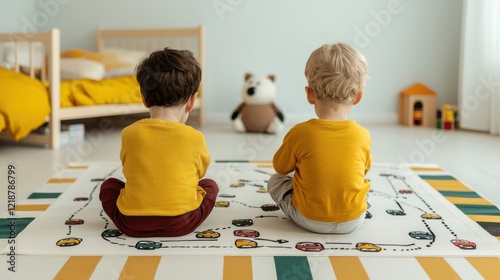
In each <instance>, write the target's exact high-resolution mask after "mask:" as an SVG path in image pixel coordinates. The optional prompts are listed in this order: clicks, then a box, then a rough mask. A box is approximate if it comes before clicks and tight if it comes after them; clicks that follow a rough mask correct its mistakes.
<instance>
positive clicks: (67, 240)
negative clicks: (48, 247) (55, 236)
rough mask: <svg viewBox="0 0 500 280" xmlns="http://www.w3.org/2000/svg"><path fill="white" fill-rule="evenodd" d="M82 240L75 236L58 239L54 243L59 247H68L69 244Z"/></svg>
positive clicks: (73, 244) (78, 242) (75, 243)
mask: <svg viewBox="0 0 500 280" xmlns="http://www.w3.org/2000/svg"><path fill="white" fill-rule="evenodd" d="M81 242H82V239H81V238H76V237H68V238H63V239H59V240H58V241H57V242H56V245H57V246H59V247H70V246H76V245H78V244H80V243H81Z"/></svg>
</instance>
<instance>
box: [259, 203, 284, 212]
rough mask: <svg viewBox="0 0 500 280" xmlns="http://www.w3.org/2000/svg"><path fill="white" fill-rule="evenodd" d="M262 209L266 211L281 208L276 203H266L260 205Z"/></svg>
mask: <svg viewBox="0 0 500 280" xmlns="http://www.w3.org/2000/svg"><path fill="white" fill-rule="evenodd" d="M260 209H262V210H263V211H266V212H270V211H277V210H280V208H279V207H278V205H276V204H264V205H262V206H261V207H260Z"/></svg>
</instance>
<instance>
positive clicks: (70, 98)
mask: <svg viewBox="0 0 500 280" xmlns="http://www.w3.org/2000/svg"><path fill="white" fill-rule="evenodd" d="M123 103H142V98H141V92H140V89H139V84H138V83H137V81H136V79H135V77H134V76H126V77H118V78H110V79H104V80H101V81H94V80H70V81H63V82H61V107H71V106H88V105H99V104H123Z"/></svg>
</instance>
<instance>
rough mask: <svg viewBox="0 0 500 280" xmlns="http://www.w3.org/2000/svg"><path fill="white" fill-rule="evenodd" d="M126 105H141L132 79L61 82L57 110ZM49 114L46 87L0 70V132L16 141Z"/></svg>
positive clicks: (8, 71) (33, 80) (0, 68)
mask: <svg viewBox="0 0 500 280" xmlns="http://www.w3.org/2000/svg"><path fill="white" fill-rule="evenodd" d="M126 103H142V98H141V93H140V89H139V84H138V83H137V81H136V79H135V77H134V76H125V77H117V78H110V79H104V80H101V81H94V80H70V81H63V82H61V107H71V106H89V105H99V104H126ZM49 114H50V103H49V96H48V91H47V85H44V84H43V83H41V82H40V81H38V80H36V79H32V78H30V77H28V76H26V75H24V74H21V73H16V72H14V71H12V70H8V69H5V68H2V67H0V131H3V130H6V131H7V132H8V133H9V134H10V135H11V136H12V138H13V139H14V140H16V141H18V140H20V139H22V138H24V137H26V136H27V135H28V134H29V133H30V132H31V131H32V130H34V129H36V128H38V127H40V126H41V125H42V124H44V123H45V122H46V121H47V116H48V115H49Z"/></svg>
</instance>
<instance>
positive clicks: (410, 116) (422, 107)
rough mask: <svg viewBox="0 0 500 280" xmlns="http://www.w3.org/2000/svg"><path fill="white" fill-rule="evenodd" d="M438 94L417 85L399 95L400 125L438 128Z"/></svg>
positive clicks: (421, 85)
mask: <svg viewBox="0 0 500 280" xmlns="http://www.w3.org/2000/svg"><path fill="white" fill-rule="evenodd" d="M436 109H437V100H436V92H435V91H433V90H432V89H430V88H428V87H426V86H425V85H423V84H415V85H413V86H411V87H409V88H407V89H405V90H403V91H402V92H401V93H400V95H399V123H401V124H404V125H408V126H426V127H435V126H436Z"/></svg>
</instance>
